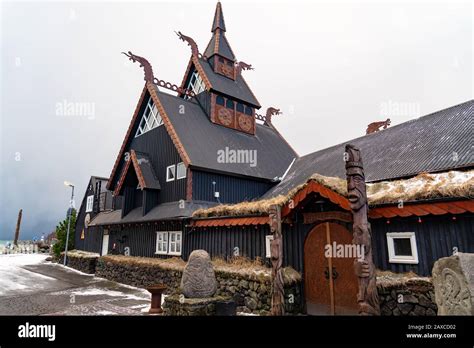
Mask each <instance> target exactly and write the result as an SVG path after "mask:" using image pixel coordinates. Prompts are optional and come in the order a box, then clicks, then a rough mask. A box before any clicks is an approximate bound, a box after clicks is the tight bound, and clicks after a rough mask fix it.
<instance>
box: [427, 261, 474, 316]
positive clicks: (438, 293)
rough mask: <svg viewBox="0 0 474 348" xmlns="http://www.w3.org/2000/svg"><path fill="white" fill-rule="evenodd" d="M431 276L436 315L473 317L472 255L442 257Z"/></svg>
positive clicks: (473, 280)
mask: <svg viewBox="0 0 474 348" xmlns="http://www.w3.org/2000/svg"><path fill="white" fill-rule="evenodd" d="M432 274H433V285H434V290H435V299H436V304H437V305H438V315H474V254H466V253H457V255H454V256H450V257H443V258H441V259H439V260H438V261H436V262H435V264H434V266H433V271H432Z"/></svg>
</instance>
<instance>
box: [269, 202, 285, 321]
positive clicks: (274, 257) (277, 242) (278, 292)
mask: <svg viewBox="0 0 474 348" xmlns="http://www.w3.org/2000/svg"><path fill="white" fill-rule="evenodd" d="M269 223H270V231H271V233H272V234H273V240H272V241H271V243H270V255H271V261H272V308H271V313H272V315H284V314H285V290H284V281H283V269H282V265H283V236H282V229H281V207H280V206H279V205H272V206H271V207H270V211H269Z"/></svg>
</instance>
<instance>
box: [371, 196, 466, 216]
mask: <svg viewBox="0 0 474 348" xmlns="http://www.w3.org/2000/svg"><path fill="white" fill-rule="evenodd" d="M466 212H470V213H474V201H473V200H470V201H453V202H430V203H415V204H408V205H407V204H405V205H404V206H403V208H398V207H397V206H396V205H395V206H386V207H379V208H372V209H370V211H369V217H370V218H371V219H380V218H393V217H396V216H400V217H407V216H425V215H429V214H431V215H444V214H463V213H466Z"/></svg>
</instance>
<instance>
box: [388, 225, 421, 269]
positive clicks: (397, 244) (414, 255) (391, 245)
mask: <svg viewBox="0 0 474 348" xmlns="http://www.w3.org/2000/svg"><path fill="white" fill-rule="evenodd" d="M387 247H388V256H389V262H390V263H408V264H418V251H417V248H416V236H415V232H389V233H387Z"/></svg>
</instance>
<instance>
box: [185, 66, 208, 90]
mask: <svg viewBox="0 0 474 348" xmlns="http://www.w3.org/2000/svg"><path fill="white" fill-rule="evenodd" d="M187 89H189V90H191V91H193V92H194V94H195V95H198V94H199V93H201V92H202V91H204V90H205V89H206V85H205V83H204V81H203V80H202V78H201V76H200V75H199V73H198V72H197V71H194V72H193V74H192V75H191V78H190V79H189V84H188V87H187Z"/></svg>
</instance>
